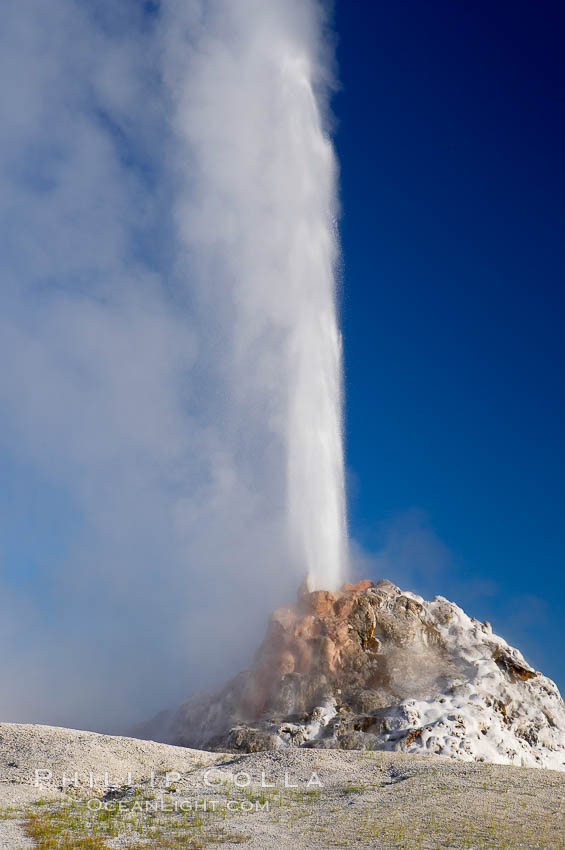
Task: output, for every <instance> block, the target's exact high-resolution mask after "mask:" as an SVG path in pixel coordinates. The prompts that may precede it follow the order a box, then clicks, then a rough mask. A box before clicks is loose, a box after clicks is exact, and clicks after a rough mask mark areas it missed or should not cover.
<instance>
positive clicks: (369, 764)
mask: <svg viewBox="0 0 565 850" xmlns="http://www.w3.org/2000/svg"><path fill="white" fill-rule="evenodd" d="M36 770H39V771H41V772H40V773H39V774H38V775H37V776H36V773H35V771H36ZM106 773H107V774H108V776H107V777H106V775H105V774H106ZM75 774H78V775H75ZM90 774H92V776H91V775H90ZM128 774H129V775H128ZM36 780H37V781H36ZM111 786H114V787H111ZM564 800H565V774H563V773H562V772H557V771H550V770H539V769H533V768H519V767H509V766H506V765H493V764H482V763H463V762H458V761H451V760H447V759H440V758H437V757H434V756H420V755H408V754H401V753H384V752H358V751H344V750H308V749H304V750H296V749H294V750H292V749H290V750H278V751H270V752H261V753H253V754H249V755H237V756H235V755H232V754H222V753H208V752H202V751H199V750H188V749H183V748H180V747H171V746H168V745H165V744H157V743H154V742H152V741H139V740H136V739H132V738H118V737H111V736H107V735H97V734H95V733H92V732H80V731H75V730H70V729H60V728H56V727H48V726H32V725H19V724H9V723H0V850H4V848H6V850H7V848H13V849H14V850H15V848H21V850H27V848H30V847H34V846H35V847H47V846H49V847H53V848H56V847H61V848H72V850H75V848H81V847H84V848H90V847H93V846H96V847H98V848H100V850H121V848H124V850H125V848H128V847H129V848H133V847H135V848H136V850H138V848H141V847H147V848H158V850H162V848H185V847H186V848H205V847H210V848H213V847H219V846H222V847H226V848H228V847H236V846H245V847H247V848H249V850H271V848H276V850H284V848H287V847H288V848H292V850H317V848H319V850H328V848H333V847H351V848H365V847H367V848H368V847H371V848H406V850H409V848H418V850H426V848H430V850H435V848H438V847H439V848H476V849H477V850H478V848H483V847H484V848H486V847H489V848H508V849H509V848H543V850H553V848H555V850H559V848H561V850H564V848H565V840H564V839H563V835H565V822H564V811H565V805H564ZM27 834H33V835H34V836H35V840H36V843H34V842H33V841H30V840H29V838H28V837H27ZM93 835H97V836H99V837H100V838H99V842H100V843H99V844H97V845H94V844H92V843H88V841H92V836H93ZM47 839H49V840H51V841H52V842H54V843H50V844H47V843H43V844H42V843H41V842H42V841H45V842H47ZM65 842H66V843H65Z"/></svg>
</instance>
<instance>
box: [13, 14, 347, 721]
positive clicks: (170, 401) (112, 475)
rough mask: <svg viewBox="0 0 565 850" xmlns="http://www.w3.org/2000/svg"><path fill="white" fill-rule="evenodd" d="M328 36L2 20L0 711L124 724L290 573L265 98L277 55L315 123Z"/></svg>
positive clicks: (243, 646)
mask: <svg viewBox="0 0 565 850" xmlns="http://www.w3.org/2000/svg"><path fill="white" fill-rule="evenodd" d="M328 26H329V24H328V21H327V19H326V13H325V10H324V7H323V6H322V5H321V4H318V3H317V2H315V0H311V2H307V3H304V2H302V0H301V2H298V0H272V2H269V3H268V4H265V3H264V2H260V1H259V0H242V2H238V3H237V4H235V3H228V2H227V0H213V2H200V0H194V1H193V0H188V1H187V0H185V2H175V0H167V2H163V3H161V4H156V3H147V4H139V3H135V2H133V0H131V2H124V3H120V4H117V5H116V4H115V3H111V2H109V0H102V1H101V0H97V2H95V3H94V2H92V3H90V2H86V3H82V4H77V3H75V2H73V0H58V1H57V2H56V3H50V4H48V5H46V4H44V3H42V2H40V0H31V2H29V3H25V4H16V3H10V4H8V7H7V8H6V9H5V10H4V13H3V26H2V31H1V33H0V39H1V53H2V57H3V60H2V62H3V67H2V71H3V73H2V82H1V95H0V97H1V101H0V108H1V114H2V126H3V133H2V140H1V141H0V159H1V162H2V170H1V174H0V198H1V201H0V233H1V234H2V235H1V237H0V238H1V257H2V260H1V264H2V277H1V281H2V283H1V288H0V357H1V359H2V363H3V368H2V370H1V373H0V405H1V408H2V419H1V422H0V467H1V469H2V478H3V488H2V490H3V492H2V496H1V501H0V509H1V521H0V522H1V525H0V530H1V533H2V542H1V548H0V641H1V644H2V646H3V648H4V651H3V653H2V659H1V660H0V717H2V718H3V719H5V720H12V721H22V722H24V721H25V722H43V723H52V724H60V725H65V726H79V727H83V728H89V729H94V730H111V731H114V730H123V729H125V728H128V727H129V725H130V724H132V723H135V722H137V721H138V720H143V719H145V718H146V717H148V716H150V715H151V714H152V713H154V712H155V711H158V710H160V709H162V708H164V707H167V706H169V705H175V704H177V703H178V702H179V701H180V700H182V699H184V698H186V696H187V695H188V694H190V693H192V692H194V691H195V690H197V689H198V688H202V687H206V686H208V685H211V684H214V683H216V682H221V681H222V680H223V679H224V678H225V677H226V676H227V675H231V674H232V673H233V672H234V670H237V669H239V668H240V667H242V666H245V664H247V663H248V662H249V660H250V658H251V656H252V653H253V651H254V649H255V647H256V646H257V644H258V642H259V640H260V638H261V636H262V634H263V631H264V627H265V623H266V619H267V616H268V613H269V611H270V610H271V609H272V608H273V607H274V606H275V605H276V604H280V603H281V602H283V601H285V600H286V599H287V598H292V597H293V596H294V593H295V591H296V587H297V585H298V583H299V582H300V581H301V580H302V578H303V572H304V563H303V562H302V563H301V562H300V558H298V557H297V554H296V548H293V547H292V546H291V541H290V539H289V532H288V517H287V504H286V496H287V491H286V482H287V459H288V451H287V445H286V443H285V433H286V431H285V426H284V423H282V424H281V411H283V412H284V410H285V405H286V404H287V403H288V399H287V393H288V386H287V385H285V384H284V382H283V385H282V386H281V384H280V379H279V373H280V362H281V359H280V358H281V351H282V350H283V349H284V346H285V344H286V343H285V333H286V332H287V326H288V322H289V319H288V317H287V315H286V311H287V310H288V298H289V292H287V291H286V290H285V288H284V287H279V289H278V290H277V291H276V297H275V298H274V300H273V295H272V292H273V286H272V283H273V281H272V280H271V279H270V278H269V275H270V276H272V278H273V280H274V281H275V283H276V282H277V281H279V280H281V274H282V272H284V269H282V271H281V268H279V267H278V264H279V262H280V260H281V256H282V254H281V250H282V246H283V245H284V225H285V221H286V219H281V218H280V217H279V216H278V212H277V209H271V208H270V206H269V204H270V201H269V191H270V190H271V189H272V188H273V186H275V188H276V190H277V192H278V195H277V197H278V198H279V199H280V198H282V199H283V200H285V201H286V207H285V209H284V215H285V217H286V218H288V216H289V215H290V216H292V215H293V204H292V202H293V198H294V196H295V194H296V192H297V190H298V188H299V187H298V185H297V184H296V182H295V180H294V178H295V177H296V175H295V174H293V173H292V172H291V173H287V172H286V171H285V160H284V155H283V154H284V151H281V150H280V149H279V148H277V147H276V146H274V147H273V144H274V141H275V139H276V133H277V124H276V119H277V117H278V116H279V113H278V112H277V104H276V103H272V102H271V103H270V109H264V107H265V105H267V106H268V105H269V97H270V93H271V87H272V81H271V80H270V79H269V72H270V71H271V70H272V68H271V65H269V61H270V60H269V55H270V54H269V49H267V47H268V46H269V45H272V46H277V45H278V46H279V47H281V46H282V47H284V46H285V45H288V44H289V45H291V46H292V47H293V49H294V51H295V54H296V55H298V56H302V57H305V59H306V60H307V62H306V65H305V70H304V74H305V78H306V79H308V80H310V83H311V85H312V87H313V89H314V91H315V94H316V102H317V105H318V109H319V110H320V113H319V114H320V116H321V118H320V121H321V122H322V123H326V124H327V123H328V121H329V116H328V110H327V104H328V98H329V93H330V90H331V87H332V85H333V60H332V53H331V37H330V33H329V30H328ZM261 45H263V48H261ZM328 45H330V46H329V47H328ZM258 46H259V47H258ZM266 46H267V47H266ZM271 52H272V51H271ZM293 55H294V54H293ZM199 97H200V99H199ZM187 121H188V124H187ZM323 132H325V131H323V129H322V127H321V125H320V133H322V134H323ZM321 138H322V136H321ZM221 140H224V141H223V143H222V144H220V141H221ZM255 142H256V143H255ZM328 144H329V143H328ZM271 154H275V155H276V156H278V157H282V164H281V165H280V167H276V163H275V167H273V165H272V163H271V162H270V157H271ZM328 157H329V158H328ZM326 163H327V167H328V169H329V170H328V171H327V181H326V183H325V184H323V194H322V197H321V198H318V200H317V201H316V199H314V200H313V201H312V203H313V204H314V205H315V204H316V203H317V204H318V208H319V205H320V203H322V202H323V203H324V204H325V208H324V209H323V211H322V214H323V217H324V220H325V221H329V222H330V223H331V222H332V221H333V222H334V223H333V226H334V227H335V215H336V209H335V197H334V184H333V179H334V173H335V165H334V164H333V159H332V154H331V149H330V148H328V150H327V151H326ZM322 176H323V175H322ZM263 181H266V182H263ZM210 190H211V191H210ZM238 198H241V199H242V202H241V204H239V205H238V202H237V199H238ZM309 212H310V213H311V212H312V209H311V208H310V209H309ZM243 225H244V226H245V231H246V234H247V236H246V238H245V239H243V238H241V236H240V230H241V228H242V227H243ZM277 226H278V227H280V228H281V230H282V232H281V233H279V232H277ZM327 250H328V257H329V258H330V262H331V263H333V262H334V260H335V256H336V247H335V245H334V246H332V245H329V244H328V246H327ZM232 255H234V256H232ZM246 281H253V282H254V284H255V286H256V289H255V290H254V292H255V293H256V294H257V295H258V296H259V297H258V299H256V300H255V301H253V300H252V299H250V298H248V297H247V295H246V292H245V282H246ZM254 311H255V312H254ZM266 312H267V313H268V315H269V321H266V322H261V318H262V316H264V315H265V313H266ZM255 328H258V332H255V330H253V329H255ZM334 344H335V345H336V346H338V348H336V349H335V351H336V352H337V354H336V356H337V357H339V350H338V349H339V341H338V340H337V338H336V339H335V340H334ZM338 392H339V387H338ZM336 422H337V420H336Z"/></svg>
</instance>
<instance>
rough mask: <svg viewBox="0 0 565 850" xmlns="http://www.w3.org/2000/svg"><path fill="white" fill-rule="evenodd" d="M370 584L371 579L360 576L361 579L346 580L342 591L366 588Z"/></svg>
mask: <svg viewBox="0 0 565 850" xmlns="http://www.w3.org/2000/svg"><path fill="white" fill-rule="evenodd" d="M372 586H373V582H372V581H371V579H368V578H362V579H361V581H356V582H350V581H346V582H345V584H344V585H343V590H344V592H349V591H352V590H368V589H369V588H370V587H372Z"/></svg>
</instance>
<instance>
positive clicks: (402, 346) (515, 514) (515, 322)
mask: <svg viewBox="0 0 565 850" xmlns="http://www.w3.org/2000/svg"><path fill="white" fill-rule="evenodd" d="M563 15H564V12H563V6H562V5H561V4H558V3H550V2H542V3H539V4H532V3H525V2H518V3H513V4H507V3H478V4H477V3H474V4H469V3H464V2H461V1H460V0H455V2H454V0H449V2H438V0H433V2H431V3H421V2H419V0H406V2H402V3H374V2H368V0H364V1H363V2H353V3H351V2H345V0H341V2H338V4H337V20H336V28H337V32H338V39H339V42H338V62H339V75H340V80H341V84H342V89H341V91H340V92H339V94H338V95H337V97H336V98H335V101H334V109H335V112H336V115H337V119H338V127H337V135H336V143H337V150H338V156H339V159H340V166H341V197H342V204H343V218H342V223H341V230H342V241H343V255H344V293H343V325H344V336H345V360H346V391H347V457H348V463H349V466H350V468H351V470H352V475H351V481H350V523H351V529H352V532H353V535H354V536H355V537H356V538H357V539H358V540H360V541H361V542H362V543H363V544H364V545H365V546H366V547H367V548H368V549H369V550H371V549H376V548H378V547H379V546H381V545H383V539H385V540H386V537H387V535H389V534H390V529H389V528H388V527H387V526H388V525H389V524H390V525H391V526H393V527H394V526H395V525H398V524H400V526H401V527H402V524H403V523H405V522H407V524H408V526H413V525H414V522H415V524H416V526H418V525H420V526H422V527H423V528H424V531H425V533H424V536H427V540H428V543H429V547H428V548H430V549H431V552H428V553H424V556H423V557H430V558H431V559H432V561H433V547H434V541H435V542H436V543H437V548H438V553H440V554H441V556H442V558H443V563H442V565H441V567H440V569H439V571H438V572H437V574H434V575H431V576H429V577H428V578H427V577H426V575H425V573H424V572H422V573H421V574H420V577H419V579H418V580H417V582H416V583H419V584H420V586H421V590H422V591H423V592H426V593H429V592H430V590H433V591H434V592H437V593H441V594H442V595H446V596H449V595H451V597H452V598H455V600H456V601H457V602H458V603H459V604H461V605H462V606H463V607H465V608H466V609H467V610H468V613H470V614H473V615H476V616H477V617H480V618H481V619H482V618H487V619H489V620H492V622H493V625H494V627H495V629H498V630H499V631H500V632H501V633H502V634H503V635H504V636H505V637H506V638H507V639H508V640H510V641H511V642H514V643H515V644H517V645H518V646H519V647H520V648H521V649H522V651H523V652H524V653H525V654H526V656H527V657H528V658H530V660H531V661H532V662H533V663H534V664H538V665H542V666H543V669H544V671H545V672H546V673H547V674H548V675H550V676H552V677H553V678H555V679H556V680H557V682H558V684H560V686H561V688H562V689H563V687H564V686H565V663H564V660H563V646H564V643H565V641H564V638H565V627H564V622H565V618H564V617H563V603H562V600H563V596H564V593H565V576H564V539H565V529H564V522H563V517H564V510H563V509H564V492H563V486H564V485H563V481H564V466H565V464H564V460H565V450H564V444H563V413H564V397H563V366H564V349H565V333H564V317H563V308H564V300H565V299H564V294H563V283H564V269H565V238H564V237H565V232H564V225H565V212H564V210H565V203H564V202H565V171H564V165H563V150H564V143H565V133H564V130H565V111H564V100H565V95H564V92H565V70H564V64H563V37H564V23H565V21H564V18H563ZM407 516H408V520H406V517H407ZM414 516H415V517H416V520H414ZM399 517H400V519H399ZM403 517H404V519H403ZM410 517H412V519H410ZM443 547H445V549H444V548H443ZM415 589H417V588H415Z"/></svg>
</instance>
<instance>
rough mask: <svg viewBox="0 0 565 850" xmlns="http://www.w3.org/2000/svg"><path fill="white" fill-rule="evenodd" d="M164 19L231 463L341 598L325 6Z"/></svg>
mask: <svg viewBox="0 0 565 850" xmlns="http://www.w3.org/2000/svg"><path fill="white" fill-rule="evenodd" d="M164 8H165V10H166V9H167V8H168V10H169V17H168V28H167V39H166V43H167V49H168V51H169V55H170V56H171V61H170V63H169V67H170V69H173V70H172V71H171V73H170V76H169V80H168V83H169V87H170V90H171V91H172V93H173V96H174V98H175V101H176V104H175V121H176V127H175V129H176V132H177V136H178V139H179V143H180V151H181V153H180V161H182V162H183V163H184V167H185V173H184V174H182V175H179V181H180V182H181V184H184V186H185V190H183V191H182V192H181V193H180V194H181V198H182V199H183V200H181V202H180V203H179V209H178V225H179V233H180V236H181V240H182V242H183V243H184V244H185V245H186V248H187V267H188V268H189V269H190V289H191V293H192V295H193V297H194V296H195V302H196V305H197V309H198V310H199V311H200V316H201V317H204V320H205V321H207V322H208V323H209V326H210V327H211V328H212V330H211V332H210V333H211V337H212V338H213V339H214V342H213V344H212V345H211V350H213V351H214V354H215V356H216V359H217V362H216V365H215V366H212V367H211V366H210V361H211V360H212V358H211V357H210V358H209V362H208V364H207V367H206V368H208V369H210V368H212V369H215V370H216V372H217V376H218V375H221V380H222V381H223V382H224V386H225V414H224V415H225V418H226V422H227V423H228V424H227V425H226V428H225V444H224V447H223V448H224V449H225V448H226V446H227V447H229V451H230V452H231V456H232V459H233V458H235V461H236V464H237V467H238V475H239V476H240V477H241V478H242V479H245V478H246V476H247V478H249V480H250V482H251V483H250V486H251V487H254V486H255V487H256V490H257V491H258V498H259V500H265V501H267V502H268V501H269V500H270V501H272V503H273V506H274V504H275V503H276V501H277V498H280V492H281V491H284V492H285V493H286V497H285V500H284V503H281V504H280V505H279V506H278V508H277V509H278V510H279V513H280V515H281V517H282V518H283V520H282V521H283V522H284V524H286V529H287V530H286V533H285V535H286V538H287V543H288V548H289V555H290V557H291V559H292V560H293V562H294V564H295V566H296V568H297V570H298V571H299V572H302V573H303V572H307V573H308V574H309V576H310V579H311V582H312V584H313V586H314V587H318V588H329V589H334V588H337V587H338V586H339V585H340V583H341V582H342V581H343V579H344V577H345V572H346V564H347V543H346V540H347V534H346V512H345V493H344V461H343V440H342V355H341V339H340V334H339V330H338V325H337V318H336V282H335V263H336V258H337V253H338V248H337V243H336V236H335V218H336V163H335V158H334V153H333V149H332V145H331V142H330V140H329V138H328V136H327V133H326V132H325V130H324V127H323V121H322V116H321V107H320V101H319V93H321V94H322V97H323V96H324V90H325V89H326V88H327V81H328V76H329V75H328V69H327V64H328V63H327V55H326V48H325V46H324V39H323V7H322V6H321V5H320V4H318V3H317V2H316V0H306V2H305V0H237V2H233V0H208V2H206V3H200V2H187V3H186V5H185V6H183V7H182V10H181V7H180V6H179V4H178V3H175V2H170V3H169V4H168V6H167V4H165V7H164ZM314 92H316V93H317V95H315V94H314ZM211 316H213V319H212V320H211V319H210V317H211ZM218 358H219V361H221V365H220V363H219V361H218ZM252 457H253V459H254V462H255V464H256V465H257V459H258V458H259V465H261V466H263V467H264V468H267V469H268V470H270V471H271V473H272V474H271V475H270V476H268V479H269V482H270V485H269V486H268V487H265V486H264V480H265V479H264V478H263V479H262V483H258V484H256V485H254V483H253V482H254V480H255V479H256V478H257V475H256V473H255V478H254V477H253V476H251V475H249V469H250V468H251V463H250V458H252ZM277 491H278V496H277V495H276V493H277ZM273 510H274V507H273Z"/></svg>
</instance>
